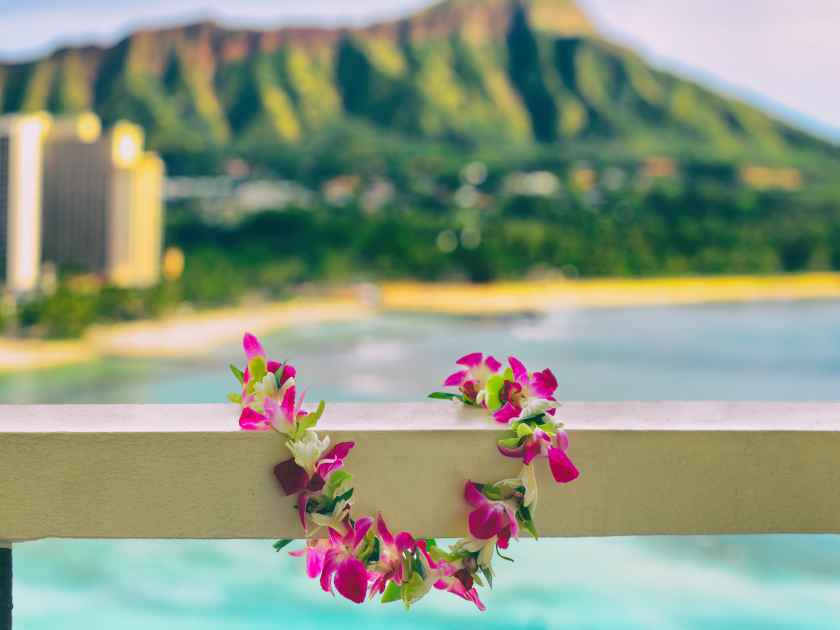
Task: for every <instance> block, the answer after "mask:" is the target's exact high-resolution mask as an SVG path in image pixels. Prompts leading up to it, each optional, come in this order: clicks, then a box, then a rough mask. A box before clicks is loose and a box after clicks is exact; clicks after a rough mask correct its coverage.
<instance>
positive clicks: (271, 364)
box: [265, 361, 282, 374]
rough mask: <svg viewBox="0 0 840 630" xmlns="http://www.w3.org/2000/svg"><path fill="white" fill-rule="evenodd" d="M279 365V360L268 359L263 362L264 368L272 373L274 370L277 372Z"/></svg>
mask: <svg viewBox="0 0 840 630" xmlns="http://www.w3.org/2000/svg"><path fill="white" fill-rule="evenodd" d="M281 365H282V363H280V361H269V362H268V363H266V364H265V369H266V370H268V371H269V372H271V373H272V374H274V373H275V372H277V370H279V369H280V366H281Z"/></svg>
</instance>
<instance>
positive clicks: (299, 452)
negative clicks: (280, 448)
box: [288, 429, 330, 475]
mask: <svg viewBox="0 0 840 630" xmlns="http://www.w3.org/2000/svg"><path fill="white" fill-rule="evenodd" d="M329 445H330V436H328V435H327V436H325V437H324V439H320V438H319V437H318V434H317V433H315V431H313V430H312V429H309V430H308V431H306V433H304V434H303V437H302V438H300V439H299V440H295V441H294V442H289V443H288V447H289V450H290V451H291V453H292V456H293V457H294V458H295V463H296V464H297V465H298V466H300V467H301V468H303V469H304V470H305V471H306V472H307V474H309V475H312V473H314V472H315V465H316V464H317V463H318V460H319V459H321V455H323V454H324V451H326V450H327V448H328V447H329Z"/></svg>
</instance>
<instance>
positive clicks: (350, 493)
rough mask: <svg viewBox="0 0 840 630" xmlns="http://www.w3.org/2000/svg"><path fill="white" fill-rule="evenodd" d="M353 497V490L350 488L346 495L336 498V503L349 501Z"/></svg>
mask: <svg viewBox="0 0 840 630" xmlns="http://www.w3.org/2000/svg"><path fill="white" fill-rule="evenodd" d="M352 497H353V488H350V489H349V490H348V491H347V492H345V493H344V494H342V495H340V496H337V497H336V498H335V501H336V503H338V502H339V501H349V500H350V499H351V498H352Z"/></svg>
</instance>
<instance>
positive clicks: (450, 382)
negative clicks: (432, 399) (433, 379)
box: [443, 370, 469, 387]
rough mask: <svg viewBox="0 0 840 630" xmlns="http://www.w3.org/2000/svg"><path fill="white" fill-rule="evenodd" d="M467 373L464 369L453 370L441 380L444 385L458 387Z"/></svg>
mask: <svg viewBox="0 0 840 630" xmlns="http://www.w3.org/2000/svg"><path fill="white" fill-rule="evenodd" d="M468 374H469V373H468V372H467V371H466V370H462V371H460V372H455V373H454V374H450V375H449V376H447V377H446V380H445V381H443V386H444V387H458V385H460V384H461V383H463V382H464V380H465V379H466V378H467V375H468Z"/></svg>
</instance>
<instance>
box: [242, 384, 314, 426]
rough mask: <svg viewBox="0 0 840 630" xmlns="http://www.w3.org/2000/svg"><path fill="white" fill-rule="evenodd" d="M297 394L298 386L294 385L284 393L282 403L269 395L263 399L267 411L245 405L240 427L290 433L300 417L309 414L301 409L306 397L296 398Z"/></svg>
mask: <svg viewBox="0 0 840 630" xmlns="http://www.w3.org/2000/svg"><path fill="white" fill-rule="evenodd" d="M246 382H247V381H246ZM296 396H297V391H296V388H295V386H294V385H292V386H291V387H289V388H288V389H286V391H285V392H284V393H283V400H282V401H280V403H278V402H277V401H276V400H275V399H274V398H270V397H268V396H267V397H266V398H265V399H264V400H263V408H264V410H265V413H259V412H258V411H255V410H254V409H252V408H251V407H245V408H244V409H242V413H241V414H240V416H239V426H240V428H242V429H244V430H245V431H268V430H269V429H272V428H274V429H276V430H277V431H279V432H280V433H288V432H289V431H290V430H291V429H292V428H293V427H294V425H295V422H297V420H298V418H302V417H304V416H306V414H307V412H305V411H303V410H302V409H301V407H302V406H303V398H304V397H303V396H301V397H300V398H299V399H297V400H296Z"/></svg>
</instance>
